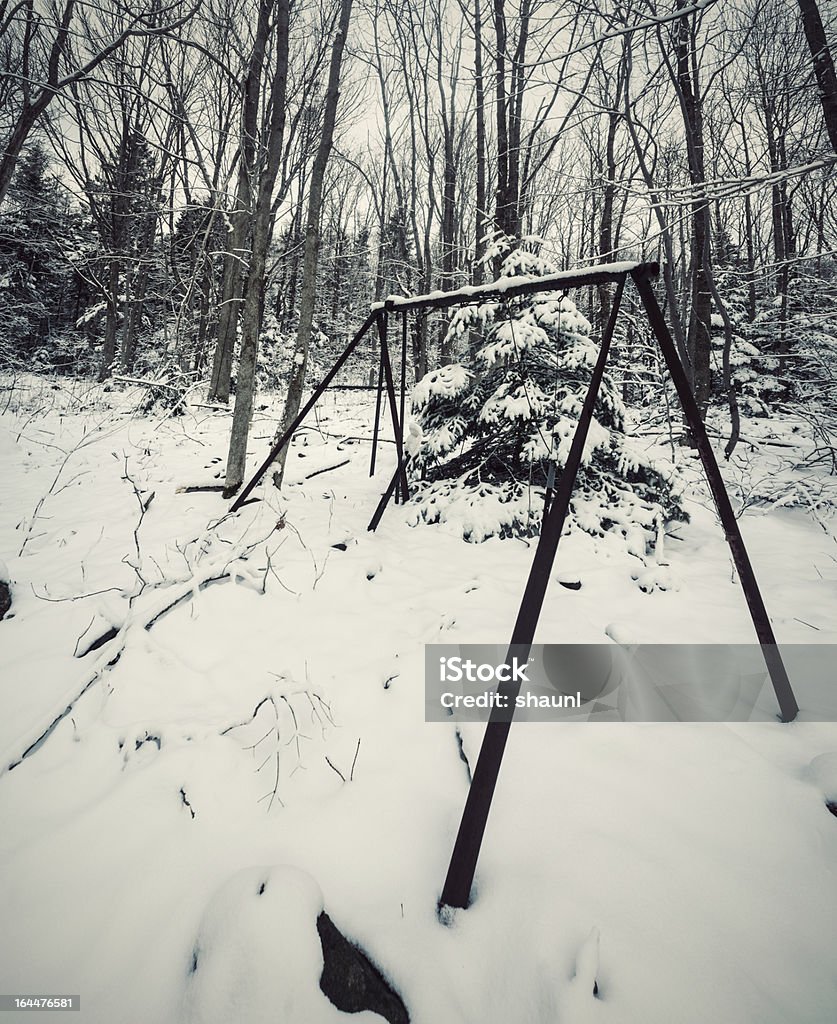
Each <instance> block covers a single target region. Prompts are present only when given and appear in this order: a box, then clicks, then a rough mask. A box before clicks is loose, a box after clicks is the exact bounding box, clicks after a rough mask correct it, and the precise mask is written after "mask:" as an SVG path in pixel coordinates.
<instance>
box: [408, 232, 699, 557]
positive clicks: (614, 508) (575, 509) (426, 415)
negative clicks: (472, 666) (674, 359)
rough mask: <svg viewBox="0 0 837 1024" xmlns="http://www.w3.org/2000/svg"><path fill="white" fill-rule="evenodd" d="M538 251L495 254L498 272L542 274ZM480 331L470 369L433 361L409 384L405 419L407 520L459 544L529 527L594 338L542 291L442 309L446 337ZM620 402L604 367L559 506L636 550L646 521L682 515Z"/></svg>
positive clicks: (568, 431)
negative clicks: (411, 439)
mask: <svg viewBox="0 0 837 1024" xmlns="http://www.w3.org/2000/svg"><path fill="white" fill-rule="evenodd" d="M554 269H555V268H553V267H552V266H550V264H549V263H548V262H547V261H546V260H545V259H544V258H542V257H541V256H537V255H535V254H533V253H531V252H527V251H525V250H524V249H522V248H517V249H514V250H513V251H511V252H507V254H506V256H505V259H504V260H503V262H502V265H501V278H520V277H540V276H543V275H545V274H549V273H554ZM472 329H475V330H476V331H478V332H479V333H480V334H481V336H482V345H481V347H480V349H479V350H478V353H477V366H476V367H475V368H474V369H473V370H471V369H468V368H466V367H464V366H461V365H459V364H452V365H449V366H444V367H442V368H441V369H438V370H434V371H432V372H431V373H429V374H427V375H426V376H425V377H424V378H423V379H422V380H421V381H419V382H418V384H417V385H416V388H415V390H414V392H413V396H412V409H413V415H414V416H415V417H416V419H417V421H418V424H419V426H420V428H421V432H422V434H421V444H420V445H419V446H418V450H417V451H416V453H415V455H414V456H413V458H412V460H411V470H412V473H413V476H414V478H415V481H416V494H415V498H414V505H415V520H416V521H417V522H418V521H422V520H423V521H425V522H429V523H436V522H457V523H458V524H460V525H461V528H462V533H463V536H464V537H465V539H466V540H472V541H482V540H484V539H486V538H487V537H491V536H500V537H508V536H530V535H532V534H536V533H538V532H539V530H540V523H541V512H542V506H543V493H544V488H545V486H546V485H547V483H548V481H549V477H550V467H554V471H553V472H554V474H555V475H557V474H560V471H561V469H562V467H563V466H564V465H565V463H566V460H567V456H568V455H569V450H570V445H571V443H572V438H573V434H574V433H575V429H576V425H577V422H578V416H579V414H580V411H581V407H582V404H583V400H584V394H585V392H586V389H587V386H588V383H589V380H590V376H591V373H592V369H593V365H594V363H595V361H596V356H597V354H598V344H597V343H596V342H594V341H593V339H592V338H591V337H590V331H591V328H590V324H589V322H588V321H587V320H586V319H585V317H584V316H582V314H581V313H580V312H579V311H578V309H577V308H576V306H575V305H574V303H573V302H571V301H570V299H569V298H567V297H566V296H561V295H559V294H558V293H557V292H546V293H540V294H536V295H529V296H524V297H522V298H516V299H511V300H508V301H504V300H503V297H502V294H498V298H497V301H490V302H484V303H482V304H481V305H478V306H466V307H464V308H462V309H460V310H459V311H458V312H457V313H455V314H454V316H453V318H452V320H451V323H450V327H449V332H450V334H452V335H454V336H458V335H461V334H463V333H464V332H466V331H469V330H472ZM624 423H625V408H624V406H623V404H622V400H621V398H620V397H619V395H618V392H617V389H616V387H615V385H614V383H613V381H612V379H611V378H610V377H609V376H608V375H607V374H606V375H605V378H604V380H603V382H602V386H601V388H600V391H599V396H598V400H597V403H596V408H595V413H594V417H593V422H592V423H591V425H590V431H589V434H588V438H587V443H586V445H585V449H584V454H583V458H582V466H581V469H580V471H579V477H578V480H577V481H576V485H575V489H574V495H573V499H572V505H571V510H570V522H571V525H575V526H577V527H579V528H581V529H583V530H585V531H587V532H589V533H591V534H595V535H599V536H601V535H604V533H605V532H607V531H615V532H617V533H619V534H620V535H621V536H622V537H624V538H625V540H626V542H627V544H628V547H629V549H630V550H631V551H633V552H634V553H636V554H637V555H639V556H644V555H645V553H646V551H648V550H649V549H650V548H652V547H653V545H654V543H655V541H656V537H657V532H658V527H659V525H660V524H661V523H664V522H666V521H668V520H672V519H684V518H686V516H685V513H684V511H683V509H682V507H681V505H680V503H679V501H678V497H677V492H678V481H677V480H676V479H675V471H674V468H673V467H672V466H671V465H670V464H669V463H664V462H655V461H653V460H650V459H648V458H647V456H646V455H645V453H644V452H643V451H642V450H641V449H640V448H638V447H636V446H634V444H633V443H632V441H631V439H630V438H629V437H627V436H626V435H625V433H624Z"/></svg>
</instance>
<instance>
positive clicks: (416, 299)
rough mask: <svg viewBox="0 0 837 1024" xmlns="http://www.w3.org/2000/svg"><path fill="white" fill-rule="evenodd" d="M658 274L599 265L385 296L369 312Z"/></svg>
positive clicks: (650, 266) (631, 266)
mask: <svg viewBox="0 0 837 1024" xmlns="http://www.w3.org/2000/svg"><path fill="white" fill-rule="evenodd" d="M659 272H660V265H659V263H630V262H622V263H602V264H600V265H599V266H596V267H590V269H589V270H562V271H561V272H560V273H557V274H547V275H546V276H545V277H503V278H500V280H499V281H492V282H491V284H485V285H466V286H465V287H464V288H457V289H456V290H455V291H450V292H429V293H428V294H427V295H388V296H387V298H386V299H384V300H383V301H382V302H376V303H374V305H373V306H372V310H373V311H376V310H380V311H386V312H389V313H405V312H408V311H409V310H414V309H448V308H449V307H450V306H463V305H466V304H469V303H473V302H481V301H486V302H490V301H491V300H494V301H497V300H498V299H500V300H502V299H507V298H514V297H515V296H517V295H530V294H532V293H533V292H552V291H557V290H559V289H560V290H563V289H568V288H583V287H584V286H585V285H591V284H606V283H608V282H612V281H621V280H624V279H625V277H627V275H628V274H641V275H644V276H648V277H656V276H657V275H658V274H659Z"/></svg>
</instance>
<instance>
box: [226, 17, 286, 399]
mask: <svg viewBox="0 0 837 1024" xmlns="http://www.w3.org/2000/svg"><path fill="white" fill-rule="evenodd" d="M273 5H274V0H261V2H260V4H259V18H258V22H257V24H256V34H255V37H254V39H253V52H252V54H251V55H250V63H249V65H248V68H247V79H246V81H245V83H244V99H243V101H242V108H241V153H240V155H239V165H238V184H237V186H236V195H235V209H234V210H233V212H232V216H231V226H230V230H229V232H228V234H227V253H226V256H225V258H224V277H223V283H222V285H221V307H220V309H219V311H218V328H217V331H218V333H217V338H216V342H215V356H214V359H213V363H212V379H211V381H210V385H209V398H210V400H211V401H218V402H228V401H229V398H230V377H231V375H232V362H233V353H234V351H235V342H236V337H237V335H238V320H239V314H240V312H241V305H242V289H243V284H244V280H245V277H246V275H247V270H248V268H247V267H246V266H244V260H245V258H246V255H247V251H246V250H247V236H248V234H249V235H250V236H251V242H252V234H253V231H252V221H253V220H254V219H255V211H254V210H253V200H254V189H255V172H256V145H257V142H258V134H259V97H260V94H261V88H262V74H263V71H264V62H265V53H266V49H267V41H268V36H269V35H270V31H271V27H270V15H271V13H272V11H273ZM279 59H280V58H279V57H277V60H279Z"/></svg>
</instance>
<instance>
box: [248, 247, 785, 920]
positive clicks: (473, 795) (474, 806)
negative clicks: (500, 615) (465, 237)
mask: <svg viewBox="0 0 837 1024" xmlns="http://www.w3.org/2000/svg"><path fill="white" fill-rule="evenodd" d="M658 274H659V265H658V264H656V263H617V264H610V265H602V266H597V267H592V268H590V269H588V270H579V271H569V272H562V273H558V274H551V275H547V276H544V277H541V278H535V279H525V280H520V281H518V280H516V279H515V278H509V279H504V280H502V281H500V282H494V283H493V284H490V285H485V286H474V287H466V288H461V289H459V290H456V291H449V292H434V293H432V294H430V295H424V296H414V297H405V298H400V297H392V298H388V299H386V300H385V301H384V302H382V303H378V304H376V305H375V306H373V308H372V310H371V311H370V313H369V316H368V317H367V318H366V320H365V321H364V322H363V324H362V325H361V327H360V329H359V330H358V331H357V333H356V334H355V335H354V337H353V338H352V340H351V341H350V342H349V344H348V345H347V346H346V348H345V349H344V351H343V352H342V354H341V355H340V357H339V358H338V359H337V361H336V362H335V363H334V365H333V366H332V368H331V369H330V370H329V372H328V373H327V374H326V375H325V377H324V378H323V380H322V381H321V382H320V384H319V385H318V386H317V387H316V388H315V389H314V391H313V392H312V393H311V396H310V397H309V399H308V401H307V402H306V403H305V405H304V406H303V408H302V409H301V410H300V412H299V414H298V415H297V417H296V418H295V419H294V422H293V423H292V424H291V425H290V427H289V428H288V429H287V430H286V431H285V432H284V434H282V436H281V437H280V438H278V439H277V441H276V442H275V444H274V445H273V447H272V448H271V450H270V453H269V454H268V456H267V458H266V459H265V460H264V462H263V463H262V464H261V465H260V466H259V468H258V469H257V471H256V472H255V474H254V475H253V477H252V478H251V480H250V481H249V482H248V484H247V485H246V487H245V488H244V489H243V490H242V491H241V493H240V494H239V496H238V497H237V498H236V500H235V502H234V503H233V505H232V506H231V511H232V512H235V511H237V510H238V509H240V508H241V507H242V506H243V505H244V504H245V503H246V502H247V501H248V499H249V496H250V494H251V493H252V491H253V489H254V488H255V487H256V486H257V485H258V484H259V482H260V481H261V479H262V478H263V476H264V474H265V473H266V472H267V470H268V468H269V467H270V465H271V464H272V463H273V461H274V460H275V458H276V457H277V455H278V454H279V453H280V452H281V451H282V449H283V448H284V446H285V445H286V444H288V443H289V441H290V439H291V438H292V437H293V435H294V432H295V431H296V430H297V429H298V428H299V426H300V424H301V423H302V421H303V420H304V419H305V417H306V416H307V415H308V413H309V412H310V411H311V409H312V408H313V407H314V405H315V404H316V402H317V400H318V399H319V398H320V396H321V395H322V394H323V392H324V391H325V390H326V388H328V387H329V385H330V384H331V382H332V381H333V380H334V378H335V377H336V376H337V374H338V373H339V372H340V370H341V369H342V368H343V366H344V365H345V364H346V362H347V361H348V360H349V358H350V357H351V355H352V353H353V352H354V351H355V350H356V348H357V346H358V344H359V343H360V341H361V340H362V339H363V338H364V336H365V335H366V333H367V331H369V330H370V329H371V328H372V326H373V325H374V326H375V327H376V328H377V334H378V340H379V346H380V360H379V370H378V394H377V402H376V410H375V427H374V433H373V441H372V455H371V461H370V476H371V475H373V474H374V472H375V463H376V455H377V446H378V441H379V429H380V421H381V412H382V404H383V400H384V393H386V400H387V404H388V406H389V414H390V419H391V422H392V428H393V432H394V434H395V445H396V454H397V463H396V468H395V472H394V473H393V475H392V478H391V479H390V481H389V484H388V486H387V488H386V490H385V491H384V493H383V494H382V496H381V500H380V502H379V503H378V506H377V508H376V509H375V512H374V514H373V516H372V519H371V521H370V523H369V527H368V528H369V530H375V529H376V528H377V526H378V524H379V523H380V521H381V517H382V516H383V513H384V510H385V509H386V507H387V505H388V503H389V501H390V500H391V499H392V498H393V496H394V497H395V500H396V502H397V501H399V500H403V501H406V500H407V499H408V498H409V484H408V481H407V473H406V465H407V457H406V456H405V452H404V443H403V441H404V438H403V432H404V423H405V420H404V417H405V401H406V369H407V317H408V314H409V313H411V312H415V313H417V314H423V313H425V312H426V311H428V310H433V309H448V308H450V307H453V306H462V305H465V304H473V303H479V302H486V301H498V300H499V301H505V300H507V299H510V298H514V297H517V296H522V295H531V294H535V293H539V292H549V291H558V290H568V289H571V288H580V287H584V286H587V285H595V284H602V283H614V284H616V293H615V295H614V299H613V305H612V307H611V311H610V317H609V319H608V322H607V325H606V327H605V330H604V332H603V335H602V340H601V346H600V348H599V354H598V357H597V360H596V363H595V366H594V368H593V372H592V375H591V378H590V383H589V385H588V388H587V393H586V395H585V398H584V404H583V406H582V410H581V414H580V416H579V419H578V426H577V427H576V431H575V435H574V437H573V440H572V445H571V447H570V452H569V455H568V457H567V461H566V464H565V466H564V468H563V470H562V471H561V473H560V476H559V478H558V484H557V487H556V489H555V493H554V495H553V494H551V493H550V490H549V489H548V490H547V496H546V501H545V506H544V516H543V521H542V524H541V532H540V536H539V538H538V543H537V548H536V550H535V556H534V558H533V560H532V565H531V568H530V570H529V577H528V579H527V582H526V586H525V589H524V591H523V597H522V599H521V602H520V607H519V610H518V614H517V619H516V622H515V625H514V629H513V631H512V636H511V641H510V644H509V649H508V654H507V656H506V661H507V663H508V664H511V663H512V659H513V658H517V660H518V663H521V662H524V661H526V659H527V658H528V657H529V654H530V651H531V647H532V644H533V642H534V637H535V630H536V628H537V624H538V619H539V618H540V614H541V609H542V607H543V602H544V598H545V596H546V590H547V586H548V584H549V578H550V574H551V571H552V566H553V564H554V562H555V556H556V553H557V550H558V543H559V540H560V538H561V532H562V530H563V527H564V523H565V520H566V516H567V512H568V510H569V506H570V498H571V496H572V491H573V486H574V484H575V481H576V477H577V475H578V470H579V467H580V465H581V456H582V452H583V451H584V444H585V441H586V439H587V434H588V431H589V427H590V423H591V420H592V417H593V410H594V408H595V404H596V398H597V396H598V393H599V389H600V386H601V383H602V378H603V376H604V370H605V366H606V364H607V359H608V354H609V352H610V346H611V342H612V340H613V331H614V327H615V325H616V320H617V317H618V314H619V307H620V304H621V300H622V294H623V291H624V288H625V284H626V282H627V280H628V278H630V279H631V281H632V282H633V284H634V286H635V287H636V289H637V292H638V294H639V298H640V301H641V302H642V305H643V307H644V309H645V312H646V315H647V317H648V321H649V324H650V326H651V329H652V331H653V332H654V335H655V337H656V339H657V342H658V344H659V346H660V350H661V352H662V355H663V359H664V361H665V364H666V368H667V370H668V373H669V376H670V378H671V380H672V383H673V384H674V388H675V390H676V392H677V396H678V398H679V400H680V404H681V407H682V409H683V414H684V417H685V420H686V424H687V426H688V428H689V430H690V431H691V436H692V438H693V440H694V443H695V446H696V448H697V451H698V455H699V457H700V460H701V463H702V465H703V469H704V472H705V474H706V478H707V481H708V483H709V488H710V491H711V492H712V497H713V499H714V501H715V505H716V508H717V510H718V515H719V517H720V520H721V524H722V526H723V530H724V534H725V536H726V540H727V544H728V545H729V549H730V553H731V555H732V558H733V562H734V564H735V567H736V569H737V571H738V576H739V579H740V580H741V588H742V590H743V592H744V597H745V599H746V601H747V607H748V609H749V611H750V616H751V618H752V621H753V626H754V627H755V632H756V636H757V638H758V641H759V644H760V645H761V649H762V653H763V655H764V660H765V664H766V666H767V670H768V673H769V675H770V679H771V682H772V684H773V689H774V692H775V694H776V699H777V701H778V704H779V709H780V714H779V718H780V720H781V721H783V722H791V721H793V720H794V718H796V715H797V714H798V711H799V707H798V705H797V702H796V698H795V696H794V693H793V688H792V687H791V683H790V680H789V678H788V674H787V671H786V669H785V665H784V662H783V661H782V656H781V653H780V651H779V648H778V646H777V643H776V638H775V636H774V633H773V627H772V626H771V623H770V619H769V616H768V614H767V609H766V608H765V605H764V601H763V599H762V596H761V591H760V590H759V586H758V583H757V581H756V577H755V573H754V572H753V567H752V565H751V563H750V558H749V555H748V554H747V550H746V548H745V546H744V541H743V538H742V536H741V531H740V530H739V527H738V521H737V520H736V517H735V513H734V512H733V508H732V504H731V503H730V499H729V494H728V493H727V489H726V486H725V484H724V480H723V477H722V476H721V471H720V469H719V468H718V463H717V460H716V458H715V454H714V452H713V450H712V446H711V444H710V442H709V438H708V436H707V433H706V428H705V426H704V424H703V420H702V419H701V416H700V412H699V410H698V407H697V404H696V402H695V399H694V395H693V394H692V389H691V387H690V385H689V381H688V378H687V376H686V372H685V370H684V368H683V364H682V362H681V361H680V357H679V356H678V354H677V349H676V346H675V343H674V339H673V338H672V336H671V333H670V332H669V329H668V327H667V325H666V322H665V317H664V315H663V312H662V310H661V308H660V306H659V303H658V302H657V299H656V296H655V295H654V289H653V287H652V284H651V282H652V279H653V278H655V277H656V276H657V275H658ZM394 314H395V315H397V314H401V332H400V363H401V365H400V381H399V384H400V393H399V395H396V388H395V382H394V377H393V368H392V360H391V358H390V351H389V342H388V325H389V318H390V316H391V315H394ZM519 691H520V683H519V682H515V681H514V680H513V679H512V680H511V681H509V682H505V683H501V684H500V685H499V687H498V693H500V694H502V695H503V697H505V698H506V700H505V702H503V703H504V706H505V707H508V708H514V707H515V698H516V697H517V694H518V693H519ZM511 724H512V716H511V715H510V714H509V713H508V711H504V710H498V708H497V707H495V708H494V709H493V711H492V714H491V717H490V718H489V721H488V724H487V725H486V730H485V734H484V736H483V741H482V746H481V748H480V753H479V757H478V760H477V763H476V767H475V769H474V772H473V777H472V781H471V785H470V788H469V790H468V796H467V799H466V802H465V808H464V810H463V813H462V819H461V821H460V825H459V830H458V833H457V837H456V841H455V843H454V848H453V853H452V855H451V859H450V865H449V867H448V872H447V877H446V878H445V883H444V886H443V888H442V894H441V898H440V900H439V906H440V907H452V908H464V907H467V906H468V904H469V902H470V899H471V890H472V886H473V881H474V875H475V873H476V867H477V860H478V858H479V852H480V847H481V845H482V840H483V836H484V834H485V827H486V823H487V821H488V814H489V811H490V808H491V802H492V798H493V796H494V789H495V787H496V784H497V779H498V777H499V773H500V766H501V764H502V760H503V754H504V751H505V747H506V742H507V740H508V735H509V730H510V729H511Z"/></svg>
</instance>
